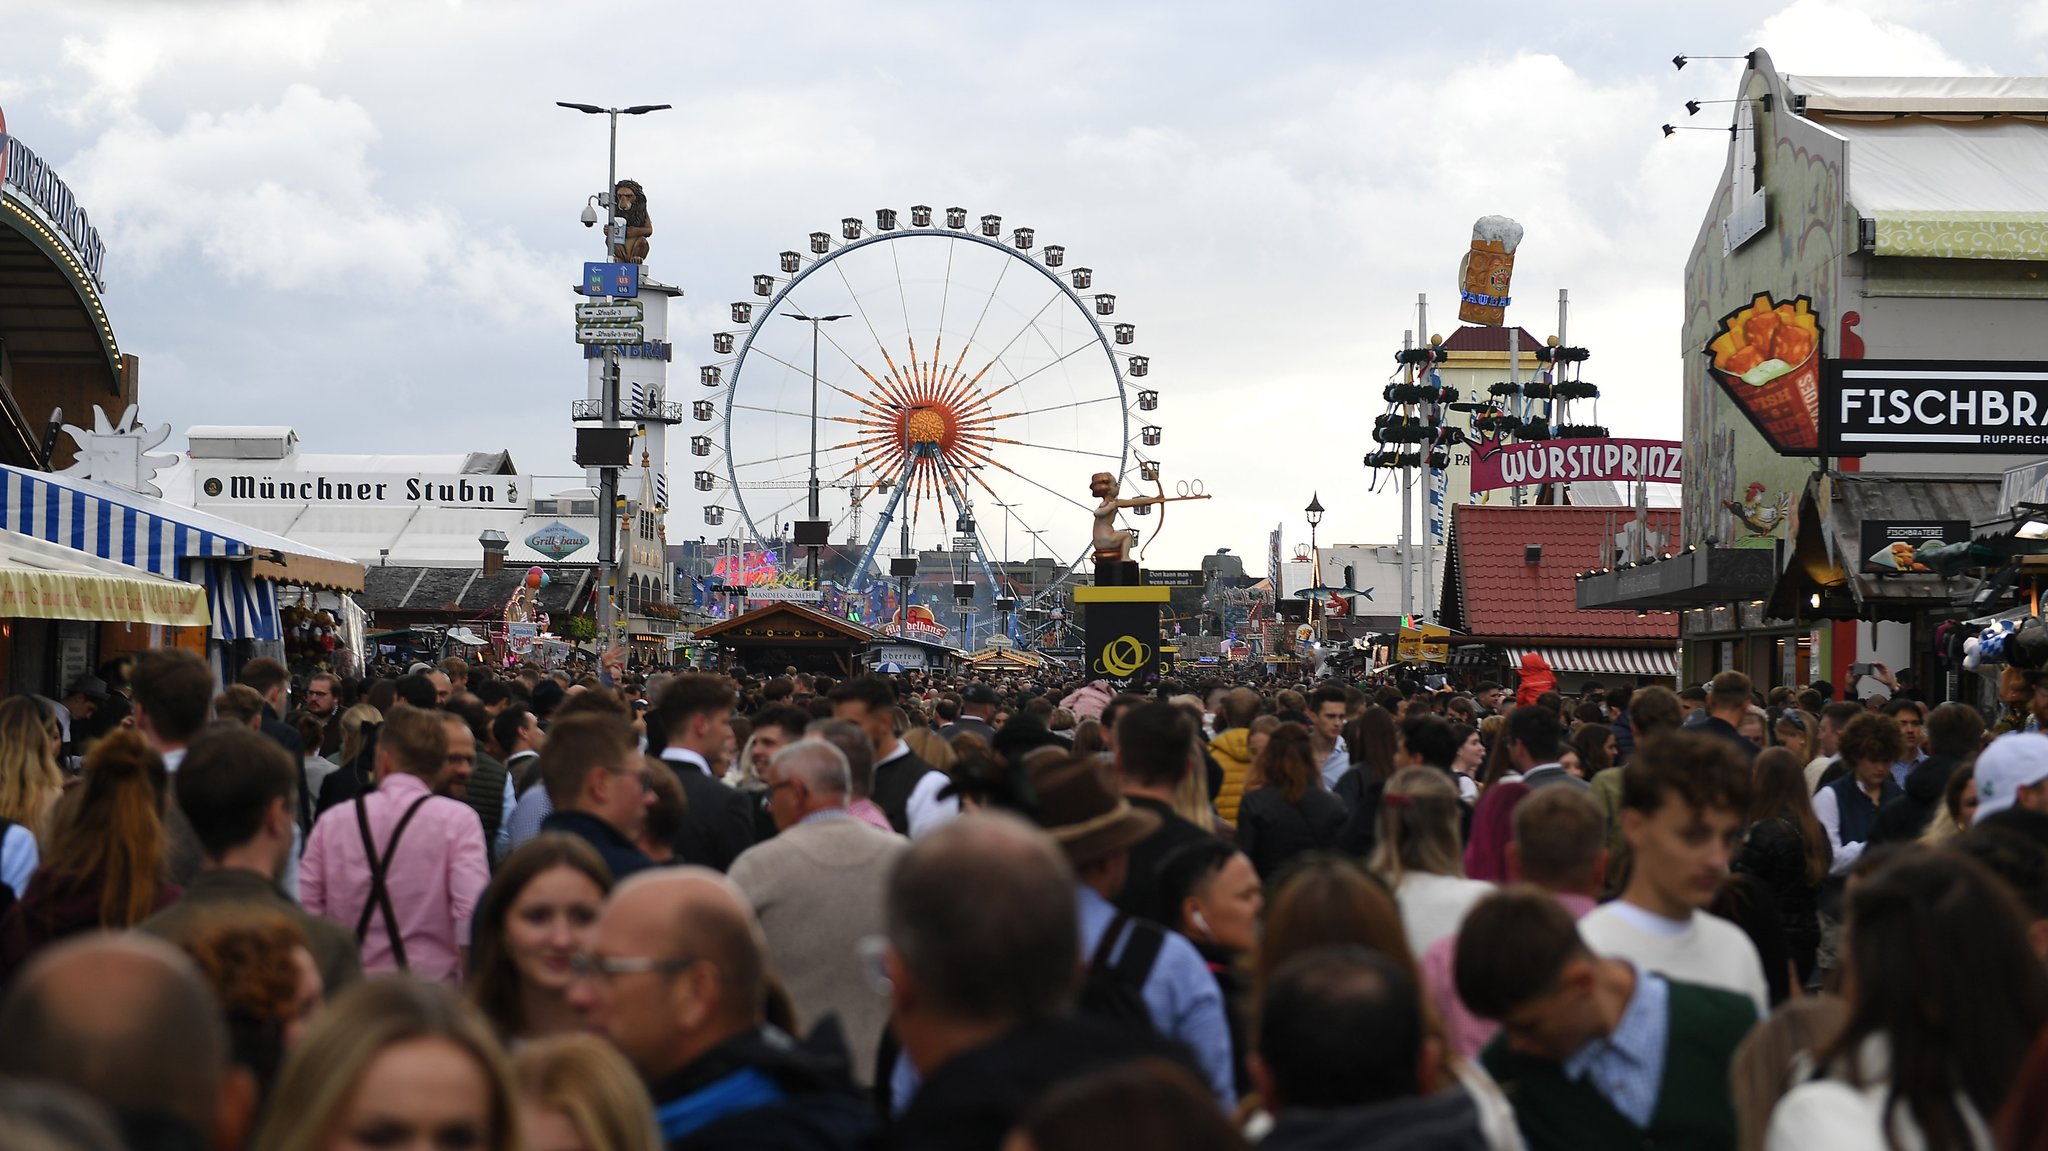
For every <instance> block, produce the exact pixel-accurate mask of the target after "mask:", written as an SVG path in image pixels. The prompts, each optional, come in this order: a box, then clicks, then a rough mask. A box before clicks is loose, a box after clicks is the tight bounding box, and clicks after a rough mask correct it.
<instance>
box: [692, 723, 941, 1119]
mask: <svg viewBox="0 0 2048 1151" xmlns="http://www.w3.org/2000/svg"><path fill="white" fill-rule="evenodd" d="M761 778H762V779H763V780H765V781H766V782H767V784H768V814H769V816H770V817H771V818H773V819H774V821H775V826H776V828H777V829H779V831H780V834H778V835H776V837H775V838H773V839H770V840H767V841H766V842H763V843H757V844H755V845H754V846H753V847H750V848H748V849H747V850H746V852H745V853H744V854H742V855H741V856H740V857H739V859H738V861H737V862H735V863H734V864H733V865H732V881H733V882H734V883H735V884H738V885H739V889H740V890H741V891H743V892H745V893H746V895H747V902H749V903H751V904H753V906H754V914H755V915H756V916H758V917H759V918H760V920H761V930H762V931H763V932H764V933H765V934H766V935H767V937H768V960H769V964H770V966H772V967H773V968H774V969H775V972H776V974H778V975H780V976H781V977H782V983H783V986H784V987H785V988H787V989H788V991H789V998H790V1001H791V1002H792V1003H793V1004H794V1005H795V1007H796V1012H797V1017H798V1018H799V1019H803V1020H805V1021H807V1023H808V1022H809V1021H814V1020H819V1019H823V1018H824V1017H825V1016H827V1015H835V1016H837V1017H838V1018H839V1023H840V1026H841V1027H842V1028H844V1030H845V1033H846V1043H847V1046H848V1048H849V1049H850V1050H851V1051H852V1054H853V1069H854V1079H855V1081H856V1082H858V1083H860V1084H862V1085H866V1084H869V1083H872V1082H873V1081H874V1076H875V1049H876V1044H877V1043H878V1042H880V1040H881V1037H882V1028H883V1026H884V1025H885V1024H886V1023H887V1022H888V1020H889V1001H888V1000H887V999H884V998H883V997H881V996H879V995H876V994H875V992H874V988H873V987H871V986H870V985H869V984H868V981H867V978H866V976H865V975H864V974H863V973H862V972H861V970H860V965H859V964H857V963H850V962H848V961H847V956H849V955H853V954H855V953H856V952H857V951H858V950H859V947H860V941H861V940H862V939H864V938H867V937H868V936H874V935H880V934H882V932H883V928H884V924H883V920H882V892H883V889H884V888H886V887H887V886H888V879H889V871H890V869H891V868H892V867H893V866H895V863H896V860H897V858H898V857H899V856H901V855H902V854H903V852H904V851H906V850H908V849H909V847H910V844H909V842H908V841H906V840H905V839H904V838H903V837H902V836H900V835H894V834H891V833H890V832H887V831H883V830H881V829H880V828H876V827H871V826H869V825H868V824H865V823H862V822H861V821H860V820H858V819H855V818H853V817H852V816H851V815H849V814H848V813H847V810H846V804H847V800H848V798H849V797H850V796H851V795H852V793H853V782H852V779H851V773H850V771H849V768H848V764H847V761H846V756H845V755H844V754H843V753H842V752H841V751H840V750H839V749H838V748H837V747H835V746H834V745H832V744H830V743H827V742H826V741H824V740H822V739H801V740H798V741H797V742H795V743H792V744H790V745H789V746H788V747H785V748H783V749H782V750H781V751H780V752H778V753H777V754H776V755H775V756H774V757H772V758H771V759H770V760H769V761H768V762H767V763H766V764H763V765H761Z"/></svg>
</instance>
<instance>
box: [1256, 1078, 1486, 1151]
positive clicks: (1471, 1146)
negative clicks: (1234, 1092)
mask: <svg viewBox="0 0 2048 1151" xmlns="http://www.w3.org/2000/svg"><path fill="white" fill-rule="evenodd" d="M1487 1146H1488V1144H1487V1142H1486V1133H1485V1132H1484V1131H1482V1130H1481V1129H1480V1127H1479V1106H1478V1105H1477V1104H1475V1103H1474V1102H1472V1095H1471V1093H1470V1092H1468V1091H1466V1090H1465V1089H1464V1088H1463V1087H1452V1088H1450V1089H1448V1090H1444V1091H1439V1092H1437V1093H1436V1094H1434V1095H1409V1096H1404V1097H1402V1098H1399V1099H1388V1100H1385V1101H1383V1102H1379V1103H1369V1104H1366V1105H1365V1106H1363V1107H1335V1108H1329V1109H1323V1108H1316V1107H1289V1108H1287V1109H1285V1110H1283V1111H1282V1112H1281V1113H1280V1115H1279V1117H1278V1118H1277V1119H1275V1120H1274V1122H1273V1130H1272V1131H1270V1132H1268V1133H1267V1135H1266V1137H1265V1138H1264V1139H1262V1140H1260V1141H1259V1151H1486V1148H1487Z"/></svg>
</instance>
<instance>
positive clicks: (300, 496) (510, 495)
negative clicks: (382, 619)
mask: <svg viewBox="0 0 2048 1151" xmlns="http://www.w3.org/2000/svg"><path fill="white" fill-rule="evenodd" d="M528 490H529V485H528V484H527V482H526V477H525V476H483V475H426V474H419V475H406V474H404V473H392V472H281V473H267V472H255V471H239V470H237V471H216V472H211V473H207V474H202V475H201V476H200V477H199V491H198V497H199V498H198V503H199V505H200V506H202V507H204V506H206V505H208V504H243V505H273V506H274V505H286V504H322V505H325V504H349V505H355V506H365V505H370V506H383V507H421V506H423V507H443V508H512V509H516V510H523V509H524V508H525V507H526V498H527V492H528Z"/></svg>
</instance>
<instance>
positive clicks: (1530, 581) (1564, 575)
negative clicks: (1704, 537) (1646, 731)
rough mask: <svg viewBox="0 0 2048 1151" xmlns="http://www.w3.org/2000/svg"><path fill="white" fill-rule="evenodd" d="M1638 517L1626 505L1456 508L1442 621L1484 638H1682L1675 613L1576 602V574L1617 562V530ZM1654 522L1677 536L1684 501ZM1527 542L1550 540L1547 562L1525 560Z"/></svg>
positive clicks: (1658, 512) (1657, 641)
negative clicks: (1590, 608) (1643, 613)
mask: <svg viewBox="0 0 2048 1151" xmlns="http://www.w3.org/2000/svg"><path fill="white" fill-rule="evenodd" d="M1634 519H1635V510H1634V509H1633V508H1625V507H1551V506H1544V507H1519V508H1518V507H1511V506H1500V507H1497V506H1493V505H1481V504H1459V505H1457V506H1455V507H1453V508H1452V509H1451V538H1450V549H1449V554H1448V555H1447V556H1446V557H1445V562H1446V566H1447V568H1448V569H1449V571H1450V573H1451V578H1450V580H1449V582H1448V585H1447V586H1446V587H1445V588H1444V617H1443V622H1444V623H1446V624H1448V625H1450V626H1451V627H1453V628H1456V629H1457V630H1459V631H1462V632H1464V633H1466V634H1467V635H1470V636H1472V637H1473V638H1475V639H1484V640H1515V639H1531V640H1536V639H1541V640H1549V641H1554V642H1559V643H1565V642H1571V643H1579V644H1591V645H1599V644H1602V643H1606V644H1615V643H1617V642H1620V643H1628V642H1636V643H1646V644H1651V645H1654V646H1660V647H1661V646H1664V645H1666V644H1670V643H1673V642H1676V641H1677V639H1678V617H1677V616H1676V615H1666V614H1664V613H1661V612H1651V613H1650V614H1649V615H1647V616H1638V615H1636V614H1635V613H1634V612H1630V611H1581V610H1579V607H1578V585H1577V577H1578V575H1579V573H1581V572H1587V571H1595V570H1597V569H1600V568H1605V567H1612V566H1613V561H1614V555H1615V550H1616V545H1615V542H1614V536H1615V534H1616V533H1617V532H1621V531H1624V530H1626V529H1627V526H1628V525H1629V524H1630V523H1631V522H1633V521H1634ZM1650 530H1651V531H1652V532H1655V533H1660V534H1663V535H1665V536H1666V537H1668V538H1671V539H1676V538H1677V536H1678V509H1676V508H1652V509H1651V510H1650ZM1529 544H1542V545H1543V558H1542V560H1541V562H1539V563H1534V564H1532V563H1528V562H1526V558H1525V554H1524V551H1523V549H1524V548H1526V547H1527V546H1528V545H1529Z"/></svg>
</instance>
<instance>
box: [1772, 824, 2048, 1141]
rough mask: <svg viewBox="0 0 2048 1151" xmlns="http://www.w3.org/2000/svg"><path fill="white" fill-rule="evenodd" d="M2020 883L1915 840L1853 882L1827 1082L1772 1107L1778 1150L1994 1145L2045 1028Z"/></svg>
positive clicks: (2047, 985)
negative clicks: (1998, 1121) (1842, 1015)
mask: <svg viewBox="0 0 2048 1151" xmlns="http://www.w3.org/2000/svg"><path fill="white" fill-rule="evenodd" d="M2025 922H2026V916H2025V913H2023V912H2022V911H2021V909H2020V907H2019V905H2018V903H2017V902H2016V901H2015V899H2014V898H2013V896H2012V894H2011V892H2010V891H2008V890H2007V889H2006V888H2005V887H2004V885H2003V884H2002V883H2001V882H2000V881H1999V880H1998V879H1997V878H1996V877H1994V876H1993V875H1991V873H1990V872H1988V871H1986V870H1985V869H1984V868H1983V866H1982V865H1981V864H1978V863H1977V862H1975V861H1974V860H1971V859H1968V858H1966V857H1964V856H1962V855H1959V854H1956V853H1952V852H1946V851H1927V850H1913V849H1907V850H1906V851H1905V852H1904V853H1903V854H1902V855H1900V856H1899V857H1897V858H1895V859H1893V860H1891V861H1889V862H1886V863H1885V864H1883V865H1882V866H1880V867H1878V868H1877V869H1876V873H1875V874H1873V875H1869V876H1867V877H1864V878H1861V879H1859V880H1858V881H1857V882H1856V884H1855V886H1853V887H1852V888H1850V890H1849V897H1848V915H1847V918H1846V921H1845V923H1844V925H1843V935H1844V946H1843V948H1842V960H1843V963H1844V965H1845V966H1846V968H1847V973H1846V974H1847V978H1846V979H1845V980H1844V981H1843V988H1844V993H1845V998H1846V999H1847V1001H1848V1009H1849V1010H1848V1019H1847V1021H1846V1022H1845V1023H1844V1024H1843V1026H1842V1029H1841V1031H1840V1032H1839V1033H1838V1034H1837V1035H1836V1036H1835V1037H1834V1039H1833V1040H1832V1041H1831V1042H1829V1043H1828V1044H1826V1045H1825V1046H1823V1047H1822V1048H1821V1049H1820V1050H1819V1051H1818V1052H1817V1053H1816V1054H1817V1059H1816V1063H1817V1065H1818V1067H1819V1068H1820V1070H1821V1072H1822V1078H1819V1079H1817V1080H1815V1081H1813V1082H1809V1083H1804V1084H1801V1085H1800V1086H1798V1087H1795V1088H1793V1089H1792V1091H1791V1092H1790V1093H1788V1094H1787V1095H1786V1096H1785V1098H1784V1100H1783V1101H1782V1102H1780V1103H1779V1104H1778V1107H1777V1110H1776V1111H1774V1112H1773V1113H1772V1115H1771V1126H1770V1133H1769V1136H1768V1138H1767V1141H1766V1146H1767V1147H1768V1148H1770V1151H1829V1149H1832V1148H1837V1147H1841V1148H1850V1147H1855V1148H1892V1149H1894V1151H1900V1149H1905V1148H1925V1149H1926V1151H1966V1149H1967V1151H1974V1149H1977V1148H1989V1147H1991V1145H1992V1142H1991V1135H1990V1131H1989V1129H1988V1127H1987V1123H1988V1121H1989V1119H1990V1118H1991V1117H1993V1116H1996V1115H1997V1114H1998V1113H1999V1109H2000V1108H2001V1107H2003V1106H2004V1105H2005V1101H2006V1099H2007V1097H2008V1096H2009V1095H2011V1094H2012V1088H2013V1085H2014V1082H2015V1079H2016V1078H2017V1076H2018V1073H2019V1071H2020V1067H2021V1065H2022V1063H2023V1062H2024V1061H2025V1060H2026V1057H2027V1051H2028V1048H2029V1047H2030V1046H2031V1045H2032V1044H2033V1042H2034V1037H2035V1036H2036V1035H2038V1034H2040V1032H2041V1029H2042V1025H2043V1024H2048V972H2044V971H2043V970H2042V968H2041V963H2040V961H2039V960H2038V959H2036V958H2035V956H2034V952H2033V949H2032V948H2031V947H2029V946H2028V943H2027V933H2026V929H2025V927H2024V926H2023V925H2024V923H2025Z"/></svg>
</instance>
